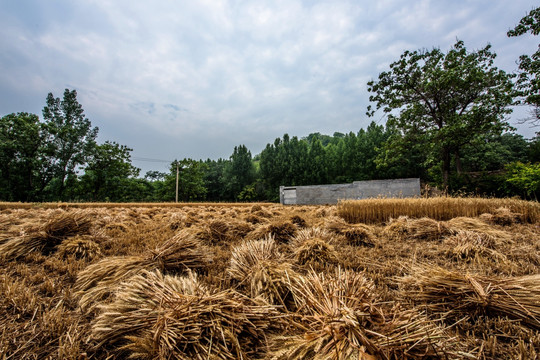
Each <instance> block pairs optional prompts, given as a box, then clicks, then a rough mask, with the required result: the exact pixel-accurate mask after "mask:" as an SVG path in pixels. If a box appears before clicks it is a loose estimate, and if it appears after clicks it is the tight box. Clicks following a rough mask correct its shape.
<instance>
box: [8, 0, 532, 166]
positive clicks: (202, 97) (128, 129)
mask: <svg viewBox="0 0 540 360" xmlns="http://www.w3.org/2000/svg"><path fill="white" fill-rule="evenodd" d="M535 6H538V3H537V1H529V0H513V1H509V0H468V1H465V0H453V1H450V0H445V1H443V0H439V1H435V0H433V1H429V0H408V1H404V0H378V1H376V0H372V1H365V0H351V1H345V0H343V1H342V0H331V1H307V0H306V1H297V0H285V1H281V0H268V1H267V0H253V1H234V0H204V1H195V0H192V1H183V0H155V1H139V0H77V1H73V0H49V1H38V0H0V24H1V26H0V49H1V51H0V66H1V71H0V116H3V115H6V114H9V113H12V112H20V111H26V112H31V113H35V114H38V115H39V116H40V117H41V116H42V115H41V110H42V108H43V106H44V105H45V98H46V96H47V94H48V93H49V92H52V93H53V94H54V95H55V96H56V97H61V96H62V94H63V91H64V89H65V88H69V89H75V90H77V93H78V100H79V102H80V103H81V104H82V106H83V108H84V110H85V113H86V116H87V117H88V118H89V119H90V120H91V121H92V124H93V125H94V126H98V127H99V129H100V130H99V140H100V141H101V142H103V141H105V140H110V141H116V142H118V143H120V144H123V145H127V146H129V147H131V148H133V150H134V151H133V153H132V156H133V157H134V158H135V159H140V158H152V159H163V160H173V159H175V158H178V159H182V158H185V157H190V158H194V159H206V158H211V159H217V158H219V157H222V158H228V157H229V156H230V155H231V153H232V151H233V149H234V146H236V145H240V144H245V145H246V146H247V147H248V148H249V149H250V150H251V152H252V154H253V155H255V154H258V153H260V151H261V150H262V149H263V148H264V147H265V146H266V144H267V143H271V142H273V141H274V139H275V138H277V137H281V136H282V135H283V134H284V133H288V134H289V135H291V136H294V135H296V136H298V137H303V136H306V135H308V134H309V133H312V132H321V133H323V134H330V135H331V134H333V133H334V132H335V131H339V132H343V133H346V132H349V131H353V132H357V131H358V130H359V129H360V128H365V127H366V126H367V125H368V124H369V122H370V121H371V120H373V119H371V118H367V117H366V116H365V112H366V107H367V105H368V104H369V100H368V98H369V94H368V92H367V86H366V83H367V82H368V81H369V80H371V79H375V78H377V76H378V74H379V73H380V72H382V71H385V70H387V69H388V65H389V64H390V63H392V62H393V61H395V60H397V59H398V58H399V56H400V55H401V54H402V53H403V52H404V51H405V50H417V49H421V48H427V49H431V48H433V47H439V48H441V49H442V50H444V51H447V50H448V49H449V48H450V47H451V46H452V45H453V44H454V43H455V41H456V39H457V38H458V39H461V40H463V41H464V42H465V45H466V46H467V48H468V49H469V50H475V49H479V48H481V47H484V46H485V45H486V44H488V43H490V44H492V46H493V48H492V50H493V51H494V52H496V53H497V54H498V57H497V59H496V65H497V66H498V67H500V68H502V69H504V70H505V71H507V72H514V71H515V70H516V68H517V65H516V59H518V57H519V55H521V54H524V53H526V54H531V53H532V52H534V51H535V50H536V48H537V47H538V43H539V39H538V37H536V38H535V37H533V36H529V35H526V36H521V37H517V38H508V37H507V36H506V32H507V31H508V30H509V29H510V28H513V27H514V26H515V25H516V24H517V23H518V22H519V20H520V19H521V18H522V17H523V16H525V15H526V14H527V13H528V12H529V11H530V10H531V9H533V8H534V7H535ZM526 115H527V112H526V111H525V109H518V111H516V112H515V113H514V115H512V118H511V122H512V123H515V122H517V120H519V119H520V118H523V117H525V116H526ZM381 116H382V113H377V114H376V115H375V118H374V120H376V121H379V123H384V119H381ZM536 130H538V129H536ZM534 131H535V130H534V129H530V128H528V127H527V126H520V127H519V132H520V133H521V134H523V135H524V136H526V137H532V136H533V134H534ZM133 163H134V165H136V166H138V167H140V168H142V170H143V171H142V175H144V173H145V172H146V171H147V170H151V169H155V170H161V171H163V170H165V169H166V168H167V164H165V163H151V162H143V161H140V160H135V161H134V162H133Z"/></svg>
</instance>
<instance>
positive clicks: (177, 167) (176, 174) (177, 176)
mask: <svg viewBox="0 0 540 360" xmlns="http://www.w3.org/2000/svg"><path fill="white" fill-rule="evenodd" d="M176 202H178V161H177V162H176Z"/></svg>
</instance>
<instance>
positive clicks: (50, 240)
mask: <svg viewBox="0 0 540 360" xmlns="http://www.w3.org/2000/svg"><path fill="white" fill-rule="evenodd" d="M91 225H92V221H91V218H90V216H88V215H87V214H86V213H85V212H83V211H73V212H59V213H58V212H57V213H55V214H54V215H53V216H52V217H51V218H50V219H49V220H47V222H45V223H44V224H40V225H38V226H32V227H30V228H28V229H26V230H25V231H24V233H23V234H22V235H21V236H17V237H14V238H11V239H9V240H8V241H6V242H4V243H3V244H0V259H5V260H14V259H17V258H20V257H22V256H25V255H26V254H28V253H30V252H34V251H38V252H42V253H43V254H45V255H47V254H49V253H51V252H54V251H56V250H57V247H58V245H59V244H60V243H61V242H62V241H63V240H65V239H67V238H69V237H71V236H75V235H83V234H88V232H89V230H90V227H91Z"/></svg>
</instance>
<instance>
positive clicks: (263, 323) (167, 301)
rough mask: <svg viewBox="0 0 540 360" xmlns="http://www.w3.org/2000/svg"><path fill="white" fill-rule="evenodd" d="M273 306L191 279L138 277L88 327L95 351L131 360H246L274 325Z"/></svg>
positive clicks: (153, 274)
mask: <svg viewBox="0 0 540 360" xmlns="http://www.w3.org/2000/svg"><path fill="white" fill-rule="evenodd" d="M276 318H277V312H276V310H275V308H274V307H273V306H270V305H260V304H257V303H256V302H255V301H253V300H251V299H249V298H247V297H245V296H243V295H241V294H239V293H237V292H235V291H234V290H223V291H218V290H214V289H210V288H207V287H205V286H204V285H202V284H200V283H199V282H198V281H197V279H196V277H194V276H193V275H190V276H188V277H173V276H164V275H162V274H161V273H160V272H159V271H155V272H148V271H144V272H141V273H140V274H139V275H136V276H135V277H133V278H130V279H129V281H126V282H125V283H123V284H122V286H121V287H120V288H119V289H118V292H117V294H116V297H115V299H114V301H113V302H111V303H110V304H108V305H106V306H104V307H103V308H102V312H101V313H100V314H99V315H98V317H97V318H96V319H95V321H94V322H93V324H92V334H91V340H92V341H94V342H95V348H96V349H99V348H100V347H102V346H106V347H110V346H114V345H120V346H119V347H118V348H117V350H116V351H115V352H116V353H117V354H118V355H119V356H120V355H122V354H124V355H127V356H129V357H130V358H134V359H150V358H152V359H155V358H160V359H171V358H176V359H250V358H251V357H252V354H253V353H255V352H256V350H257V348H258V347H259V346H261V344H264V338H265V332H267V331H268V330H269V329H270V328H271V327H272V323H275V320H276Z"/></svg>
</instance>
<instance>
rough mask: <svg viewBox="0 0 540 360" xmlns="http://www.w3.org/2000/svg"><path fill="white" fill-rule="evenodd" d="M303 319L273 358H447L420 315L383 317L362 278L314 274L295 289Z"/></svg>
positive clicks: (281, 339) (279, 341)
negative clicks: (441, 356)
mask: <svg viewBox="0 0 540 360" xmlns="http://www.w3.org/2000/svg"><path fill="white" fill-rule="evenodd" d="M292 289H293V292H294V299H295V300H296V301H297V304H296V306H297V308H298V312H299V313H300V314H301V318H300V319H299V320H298V321H299V323H297V324H296V325H297V330H296V331H295V332H294V333H293V334H287V335H285V336H274V337H272V339H271V347H270V349H271V350H270V354H269V356H268V357H269V358H270V359H273V360H282V359H283V360H285V359H335V360H338V359H369V360H372V359H407V358H419V357H430V356H440V355H443V354H444V353H445V351H444V346H445V337H446V336H447V334H445V333H444V330H443V329H442V328H440V327H438V326H436V325H435V324H434V323H432V322H431V321H429V320H428V319H427V318H426V317H425V316H423V315H422V314H420V313H418V312H417V311H414V310H413V311H402V310H401V309H398V308H396V309H394V310H393V311H392V312H391V313H389V314H385V313H384V311H383V309H382V307H380V306H378V305H377V304H376V298H375V288H374V285H373V283H372V282H371V281H369V280H367V279H366V278H365V277H364V276H363V275H362V274H359V273H354V272H350V271H343V270H341V269H337V270H336V272H335V273H334V274H331V273H330V274H327V275H325V274H323V273H320V274H317V273H315V272H310V273H309V274H308V275H306V276H305V277H300V278H298V279H296V281H295V282H294V284H292Z"/></svg>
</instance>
